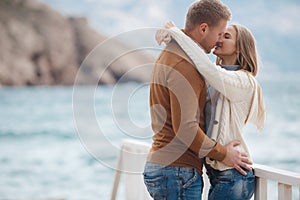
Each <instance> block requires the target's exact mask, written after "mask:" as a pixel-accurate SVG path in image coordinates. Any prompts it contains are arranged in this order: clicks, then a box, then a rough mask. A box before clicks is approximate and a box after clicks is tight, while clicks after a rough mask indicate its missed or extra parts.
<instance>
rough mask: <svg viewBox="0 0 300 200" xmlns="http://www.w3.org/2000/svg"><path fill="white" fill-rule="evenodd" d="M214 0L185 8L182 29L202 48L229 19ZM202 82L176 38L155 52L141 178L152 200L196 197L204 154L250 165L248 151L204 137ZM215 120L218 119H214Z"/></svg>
mask: <svg viewBox="0 0 300 200" xmlns="http://www.w3.org/2000/svg"><path fill="white" fill-rule="evenodd" d="M230 16H231V13H230V11H229V9H228V8H227V7H226V6H225V5H223V4H222V3H221V2H220V1H218V0H200V1H197V2H195V3H194V4H192V5H191V7H190V8H189V11H188V13H187V16H186V23H185V28H184V30H183V31H184V33H185V34H186V35H188V36H189V37H190V38H191V39H193V40H194V41H196V42H197V43H198V44H199V45H200V46H201V47H202V48H203V49H204V50H205V51H206V52H207V53H209V52H210V51H211V49H212V48H214V46H215V44H216V41H217V40H218V38H219V37H220V36H222V33H223V32H224V30H225V28H226V25H227V21H228V20H229V19H230ZM205 100H206V84H205V81H204V79H203V78H202V76H201V75H200V74H199V73H198V71H197V70H196V68H195V67H194V65H193V63H192V62H191V61H190V60H189V58H188V57H187V56H186V55H185V53H184V52H183V51H182V50H181V49H180V47H179V46H178V44H177V43H176V42H175V41H172V42H170V43H169V44H168V45H167V46H166V48H165V49H164V50H163V51H162V52H161V54H160V55H159V57H158V59H157V61H156V63H155V66H154V69H153V74H152V82H151V85H150V106H151V122H152V129H153V131H154V133H155V134H154V136H153V143H152V148H151V151H150V153H149V156H148V159H147V163H146V166H145V172H144V181H145V184H146V186H147V189H148V191H149V193H150V195H151V196H152V197H153V198H154V199H193V200H194V199H201V195H202V187H203V182H202V177H201V174H202V165H203V157H209V158H211V159H215V160H218V161H221V162H223V163H224V164H226V165H228V166H234V167H235V168H236V169H237V170H239V171H240V172H241V173H244V171H243V170H242V169H241V167H244V168H246V169H248V167H247V164H251V163H250V161H249V160H248V158H247V155H246V154H244V153H240V152H239V151H236V150H235V149H234V147H235V146H237V145H239V142H238V141H233V142H231V143H229V144H228V145H226V146H222V145H220V144H219V143H216V142H214V141H213V140H211V139H210V138H208V137H207V136H206V135H205V133H204V132H203V130H204V105H205ZM216 123H217V122H216Z"/></svg>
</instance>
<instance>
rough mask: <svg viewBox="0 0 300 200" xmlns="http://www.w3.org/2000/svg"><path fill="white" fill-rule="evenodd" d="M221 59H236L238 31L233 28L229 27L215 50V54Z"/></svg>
mask: <svg viewBox="0 0 300 200" xmlns="http://www.w3.org/2000/svg"><path fill="white" fill-rule="evenodd" d="M213 53H214V54H215V55H216V56H218V57H220V58H221V59H226V58H231V57H232V58H236V56H237V48H236V30H235V29H234V28H233V27H232V26H228V27H227V28H226V30H225V32H224V34H223V35H222V37H220V38H219V40H218V41H217V43H216V47H215V50H214V52H213Z"/></svg>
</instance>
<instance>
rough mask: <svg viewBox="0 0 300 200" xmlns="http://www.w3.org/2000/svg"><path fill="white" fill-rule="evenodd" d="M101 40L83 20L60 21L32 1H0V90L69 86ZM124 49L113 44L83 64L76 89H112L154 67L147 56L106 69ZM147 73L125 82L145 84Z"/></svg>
mask: <svg viewBox="0 0 300 200" xmlns="http://www.w3.org/2000/svg"><path fill="white" fill-rule="evenodd" d="M105 39H106V38H105V36H103V35H101V34H99V33H98V32H96V31H95V30H94V29H92V28H91V27H90V26H89V24H88V22H87V20H86V19H85V18H75V17H65V16H63V15H61V14H60V13H58V12H57V11H55V10H53V9H51V8H50V7H48V6H47V5H45V4H43V3H41V2H39V1H36V0H1V1H0V85H57V84H63V85H71V84H73V83H74V80H75V77H76V73H77V71H78V69H79V66H80V65H81V64H82V62H83V60H84V59H85V58H86V56H87V55H88V54H89V53H90V52H91V50H92V49H93V48H94V47H95V46H96V45H97V44H99V43H100V42H101V41H103V40H105ZM124 48H125V49H126V46H125V45H124V44H122V43H120V42H119V41H116V42H114V45H110V46H109V47H108V48H106V49H105V52H99V53H98V56H94V57H92V58H91V59H88V62H86V64H85V65H86V66H85V70H82V71H83V73H84V74H83V75H81V76H80V83H81V84H91V83H95V81H98V82H99V83H101V84H107V83H110V84H111V83H115V82H116V81H118V80H119V78H120V77H122V75H123V74H124V73H126V72H127V71H128V70H130V69H131V68H134V67H136V66H138V65H139V64H143V63H145V62H152V61H153V58H152V57H151V56H149V55H145V54H139V55H138V54H134V55H132V54H128V55H126V56H125V57H124V56H123V58H122V59H121V60H120V61H119V62H112V63H109V65H110V66H107V65H108V64H107V62H106V59H107V55H114V54H116V52H118V51H119V50H120V49H124ZM108 57H109V56H108ZM107 67H108V68H107ZM104 69H106V70H105V71H104ZM99 70H100V71H101V70H102V71H103V73H102V74H103V76H102V77H101V79H99V78H100V77H99V73H98V72H99ZM150 70H151V67H148V68H146V70H145V69H144V70H143V71H142V72H141V71H139V72H136V73H132V74H131V75H130V76H128V78H127V79H126V81H128V80H132V81H148V80H149V74H150ZM95 72H97V73H95ZM95 74H96V75H95Z"/></svg>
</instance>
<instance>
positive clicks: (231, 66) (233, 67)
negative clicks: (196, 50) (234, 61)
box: [221, 65, 240, 71]
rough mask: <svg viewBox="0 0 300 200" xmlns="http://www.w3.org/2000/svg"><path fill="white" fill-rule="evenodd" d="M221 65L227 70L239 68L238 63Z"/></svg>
mask: <svg viewBox="0 0 300 200" xmlns="http://www.w3.org/2000/svg"><path fill="white" fill-rule="evenodd" d="M221 67H222V68H224V69H226V70H228V71H236V70H238V69H239V68H240V65H221Z"/></svg>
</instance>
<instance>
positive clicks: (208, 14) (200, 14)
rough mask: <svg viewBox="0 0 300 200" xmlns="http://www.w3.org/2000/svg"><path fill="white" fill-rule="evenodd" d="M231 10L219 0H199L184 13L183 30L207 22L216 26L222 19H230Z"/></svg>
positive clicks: (191, 28)
mask: <svg viewBox="0 0 300 200" xmlns="http://www.w3.org/2000/svg"><path fill="white" fill-rule="evenodd" d="M230 18H231V12H230V10H229V8H228V7H227V6H225V5H224V4H223V3H222V2H221V1H219V0H200V1H196V2H195V3H193V4H192V5H191V6H190V8H189V10H188V13H187V15H186V22H185V30H186V31H191V30H193V29H194V28H195V27H196V26H197V25H199V24H202V23H207V24H208V25H209V26H217V25H218V24H219V22H220V21H221V20H222V19H225V20H227V21H228V20H230Z"/></svg>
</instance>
